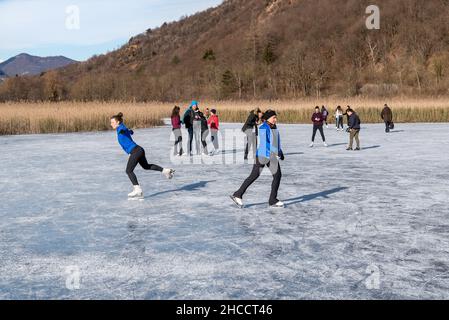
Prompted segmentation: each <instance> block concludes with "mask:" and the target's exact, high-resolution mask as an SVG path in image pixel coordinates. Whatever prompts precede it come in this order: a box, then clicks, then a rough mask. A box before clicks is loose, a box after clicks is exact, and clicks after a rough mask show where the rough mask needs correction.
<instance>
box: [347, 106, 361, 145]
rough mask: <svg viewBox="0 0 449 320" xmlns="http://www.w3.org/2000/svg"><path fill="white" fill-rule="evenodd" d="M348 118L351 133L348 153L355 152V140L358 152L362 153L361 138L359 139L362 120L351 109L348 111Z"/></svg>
mask: <svg viewBox="0 0 449 320" xmlns="http://www.w3.org/2000/svg"><path fill="white" fill-rule="evenodd" d="M347 113H348V116H349V122H348V126H349V128H348V132H349V146H348V149H346V150H348V151H351V150H353V149H352V146H353V143H354V139H355V142H356V143H357V148H355V150H356V151H360V138H359V134H360V124H361V122H360V118H359V116H358V114H357V113H355V111H354V110H352V109H349V110H348V111H347Z"/></svg>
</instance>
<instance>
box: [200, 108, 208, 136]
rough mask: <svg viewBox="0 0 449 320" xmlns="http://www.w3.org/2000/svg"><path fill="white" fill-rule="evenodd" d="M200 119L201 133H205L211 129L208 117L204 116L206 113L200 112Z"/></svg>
mask: <svg viewBox="0 0 449 320" xmlns="http://www.w3.org/2000/svg"><path fill="white" fill-rule="evenodd" d="M198 117H199V121H201V133H204V132H206V131H208V130H209V126H208V125H207V119H206V117H205V116H204V113H202V112H198Z"/></svg>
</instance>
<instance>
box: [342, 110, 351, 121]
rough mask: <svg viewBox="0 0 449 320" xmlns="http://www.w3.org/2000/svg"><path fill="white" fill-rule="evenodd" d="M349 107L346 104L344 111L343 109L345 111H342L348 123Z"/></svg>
mask: <svg viewBox="0 0 449 320" xmlns="http://www.w3.org/2000/svg"><path fill="white" fill-rule="evenodd" d="M350 109H351V107H350V106H347V107H346V111H345V113H343V116H346V123H347V124H348V125H349V114H348V111H349V110H350Z"/></svg>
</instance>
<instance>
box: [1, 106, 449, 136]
mask: <svg viewBox="0 0 449 320" xmlns="http://www.w3.org/2000/svg"><path fill="white" fill-rule="evenodd" d="M385 102H387V103H388V104H389V105H390V106H391V107H392V108H393V111H394V114H395V121H396V122H398V123H401V122H402V123H403V122H410V123H414V122H449V99H419V100H418V99H393V100H389V101H381V100H366V99H351V100H346V101H344V100H336V99H323V100H322V101H319V102H317V101H316V100H301V101H274V102H268V101H249V102H241V101H222V102H214V101H200V108H202V109H204V108H206V107H208V108H210V109H212V108H215V109H217V110H218V112H219V115H220V118H221V121H222V122H244V121H245V120H246V117H247V115H248V112H249V110H251V109H254V108H255V107H260V108H261V109H263V110H266V109H268V108H273V109H275V110H277V111H278V112H279V118H280V121H281V122H282V123H310V118H311V113H312V112H313V109H314V107H315V106H316V105H320V106H321V105H323V104H325V105H326V106H328V109H329V111H330V112H331V116H330V117H329V120H330V122H331V123H332V122H333V112H334V110H335V107H336V106H337V105H341V106H342V107H343V109H345V108H346V105H350V106H351V107H353V108H354V109H355V110H356V111H357V112H358V113H359V115H360V117H361V118H362V121H363V123H378V122H380V121H381V120H380V111H381V110H382V106H383V105H384V103H385ZM175 104H177V105H179V106H181V107H182V109H183V110H184V109H185V107H186V106H187V105H188V102H180V103H160V102H150V103H123V102H112V103H109V102H86V103H84V102H63V103H4V104H0V135H15V134H36V133H65V132H83V131H104V130H108V129H109V119H110V117H111V116H112V115H113V114H116V113H118V112H123V113H124V114H125V121H126V124H127V125H128V126H129V127H132V128H148V127H154V126H160V125H162V124H163V121H162V119H163V118H166V117H169V115H170V113H171V109H172V108H173V106H174V105H175Z"/></svg>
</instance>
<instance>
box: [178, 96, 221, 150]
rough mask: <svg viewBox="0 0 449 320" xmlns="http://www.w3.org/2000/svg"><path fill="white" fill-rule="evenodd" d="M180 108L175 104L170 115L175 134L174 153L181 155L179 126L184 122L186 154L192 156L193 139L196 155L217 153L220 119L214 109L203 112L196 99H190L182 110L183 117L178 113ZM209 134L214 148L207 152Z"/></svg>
mask: <svg viewBox="0 0 449 320" xmlns="http://www.w3.org/2000/svg"><path fill="white" fill-rule="evenodd" d="M180 112H181V108H180V107H178V106H175V107H174V108H173V111H172V115H171V123H172V128H173V129H172V130H173V134H174V136H175V147H174V155H178V156H182V155H183V154H184V150H183V147H182V131H181V127H182V125H183V124H184V126H185V128H186V129H187V132H188V141H187V153H186V155H188V156H193V149H192V146H193V141H194V140H195V151H196V154H197V155H200V154H203V155H209V156H212V155H215V154H218V153H219V141H218V131H219V127H220V120H219V118H218V115H217V110H216V109H211V110H209V109H206V111H205V113H203V112H202V111H201V110H200V108H199V104H198V102H197V101H192V103H191V104H190V106H189V108H187V110H186V111H185V112H184V115H183V117H182V118H181V115H180ZM209 134H210V136H211V141H212V144H213V147H214V150H213V151H211V152H208V150H207V138H208V136H209Z"/></svg>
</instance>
